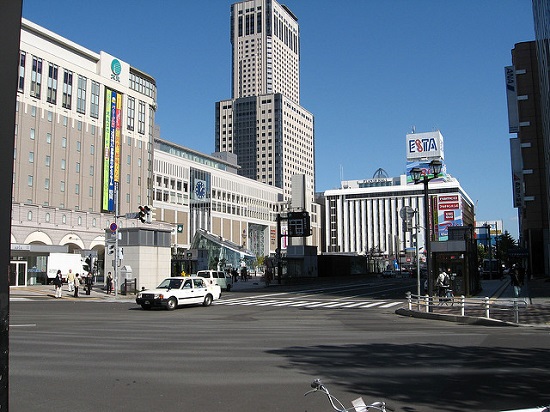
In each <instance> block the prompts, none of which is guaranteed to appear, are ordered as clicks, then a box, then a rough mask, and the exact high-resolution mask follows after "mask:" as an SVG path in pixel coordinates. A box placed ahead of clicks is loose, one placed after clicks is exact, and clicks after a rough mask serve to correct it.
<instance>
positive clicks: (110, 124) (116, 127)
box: [102, 89, 122, 212]
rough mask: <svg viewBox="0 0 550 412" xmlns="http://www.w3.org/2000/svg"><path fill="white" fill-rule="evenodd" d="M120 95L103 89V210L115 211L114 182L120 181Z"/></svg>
mask: <svg viewBox="0 0 550 412" xmlns="http://www.w3.org/2000/svg"><path fill="white" fill-rule="evenodd" d="M121 117H122V96H121V94H120V93H118V92H116V91H114V90H110V89H105V127H104V128H103V130H104V134H103V139H104V140H103V141H104V145H103V204H102V207H103V210H105V211H109V212H114V211H115V184H118V182H119V181H120V140H121V123H122V122H121Z"/></svg>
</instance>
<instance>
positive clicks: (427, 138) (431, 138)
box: [407, 131, 444, 160]
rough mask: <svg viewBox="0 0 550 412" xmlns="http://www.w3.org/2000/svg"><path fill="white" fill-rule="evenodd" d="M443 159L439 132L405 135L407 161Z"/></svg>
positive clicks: (441, 140)
mask: <svg viewBox="0 0 550 412" xmlns="http://www.w3.org/2000/svg"><path fill="white" fill-rule="evenodd" d="M421 158H441V159H443V158H444V156H443V136H442V135H441V133H440V132H439V131H435V132H427V133H411V134H408V135H407V160H412V159H421Z"/></svg>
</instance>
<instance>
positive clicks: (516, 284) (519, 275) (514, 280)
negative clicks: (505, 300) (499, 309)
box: [510, 265, 525, 298]
mask: <svg viewBox="0 0 550 412" xmlns="http://www.w3.org/2000/svg"><path fill="white" fill-rule="evenodd" d="M521 269H522V268H521V267H519V265H518V266H516V265H513V266H512V270H511V271H510V284H511V285H512V287H513V288H514V297H515V298H518V297H519V295H520V293H521V287H522V286H523V277H524V276H525V272H524V271H522V270H521Z"/></svg>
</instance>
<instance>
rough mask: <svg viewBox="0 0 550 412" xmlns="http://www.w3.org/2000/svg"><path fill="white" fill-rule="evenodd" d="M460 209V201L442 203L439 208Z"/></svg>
mask: <svg viewBox="0 0 550 412" xmlns="http://www.w3.org/2000/svg"><path fill="white" fill-rule="evenodd" d="M451 209H453V210H454V209H458V203H440V204H439V210H451Z"/></svg>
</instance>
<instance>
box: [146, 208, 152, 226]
mask: <svg viewBox="0 0 550 412" xmlns="http://www.w3.org/2000/svg"><path fill="white" fill-rule="evenodd" d="M145 221H146V222H147V223H153V207H152V206H145Z"/></svg>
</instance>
